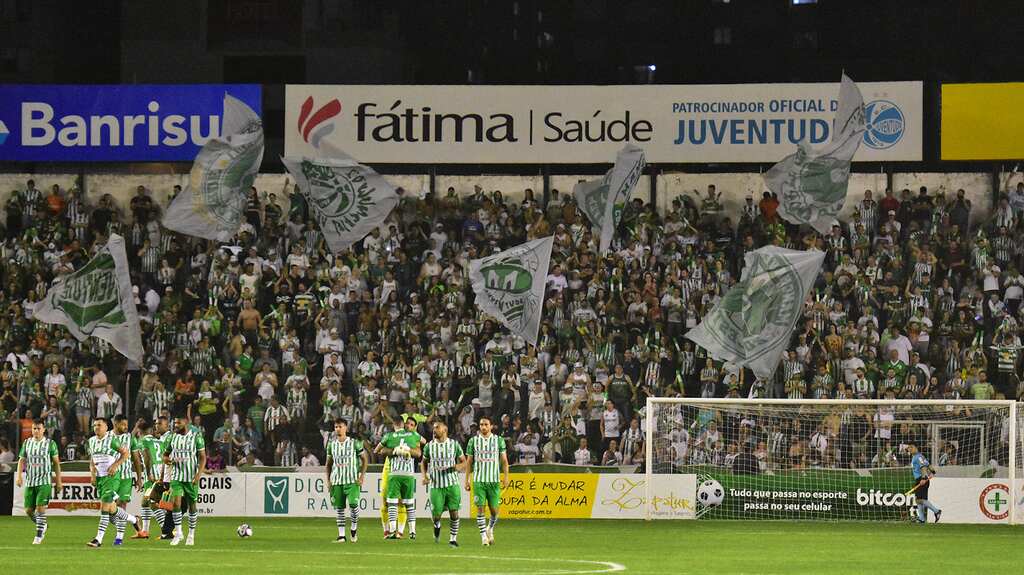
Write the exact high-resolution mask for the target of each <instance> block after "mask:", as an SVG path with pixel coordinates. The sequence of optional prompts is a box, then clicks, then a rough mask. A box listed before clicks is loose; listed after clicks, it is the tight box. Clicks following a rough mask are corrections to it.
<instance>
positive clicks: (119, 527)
mask: <svg viewBox="0 0 1024 575" xmlns="http://www.w3.org/2000/svg"><path fill="white" fill-rule="evenodd" d="M114 530H115V531H114V533H115V534H114V539H124V519H118V518H117V517H115V518H114Z"/></svg>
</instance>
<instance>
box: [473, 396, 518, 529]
mask: <svg viewBox="0 0 1024 575" xmlns="http://www.w3.org/2000/svg"><path fill="white" fill-rule="evenodd" d="M478 425H479V432H478V433H477V434H476V435H474V436H473V437H470V438H469V442H468V443H467V444H466V455H467V456H469V457H468V463H467V465H466V491H469V490H470V487H472V491H473V501H474V503H476V526H477V527H478V528H479V529H480V539H481V541H482V542H483V544H484V546H485V547H486V546H489V545H493V544H494V526H495V524H497V523H498V509H499V507H500V505H501V490H502V489H504V488H505V486H506V485H508V455H507V454H506V453H505V439H504V438H503V437H500V436H498V435H495V434H493V433H491V419H490V418H489V417H487V416H484V417H481V418H480V423H479V424H478ZM499 469H500V473H499ZM499 475H500V483H499ZM484 506H487V507H489V508H490V510H491V521H490V523H488V522H487V520H486V519H485V518H484Z"/></svg>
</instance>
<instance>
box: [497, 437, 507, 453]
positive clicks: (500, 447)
mask: <svg viewBox="0 0 1024 575" xmlns="http://www.w3.org/2000/svg"><path fill="white" fill-rule="evenodd" d="M498 453H505V438H504V437H501V436H498Z"/></svg>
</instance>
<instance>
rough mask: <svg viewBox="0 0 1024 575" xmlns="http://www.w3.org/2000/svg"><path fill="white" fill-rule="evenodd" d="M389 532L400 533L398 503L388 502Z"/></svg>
mask: <svg viewBox="0 0 1024 575" xmlns="http://www.w3.org/2000/svg"><path fill="white" fill-rule="evenodd" d="M388 531H390V532H391V533H394V532H395V531H398V502H397V501H396V502H394V503H392V502H390V501H389V502H388Z"/></svg>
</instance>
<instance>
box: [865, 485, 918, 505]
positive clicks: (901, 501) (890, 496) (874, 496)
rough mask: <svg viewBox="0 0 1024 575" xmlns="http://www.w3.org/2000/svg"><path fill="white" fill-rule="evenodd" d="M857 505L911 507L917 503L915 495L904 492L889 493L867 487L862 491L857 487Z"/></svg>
mask: <svg viewBox="0 0 1024 575" xmlns="http://www.w3.org/2000/svg"><path fill="white" fill-rule="evenodd" d="M857 505H860V506H862V507H864V506H868V505H873V506H876V507H913V506H914V505H917V497H916V496H914V495H907V494H906V493H889V492H887V491H877V490H874V489H869V490H867V491H864V490H862V489H860V488H857Z"/></svg>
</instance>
